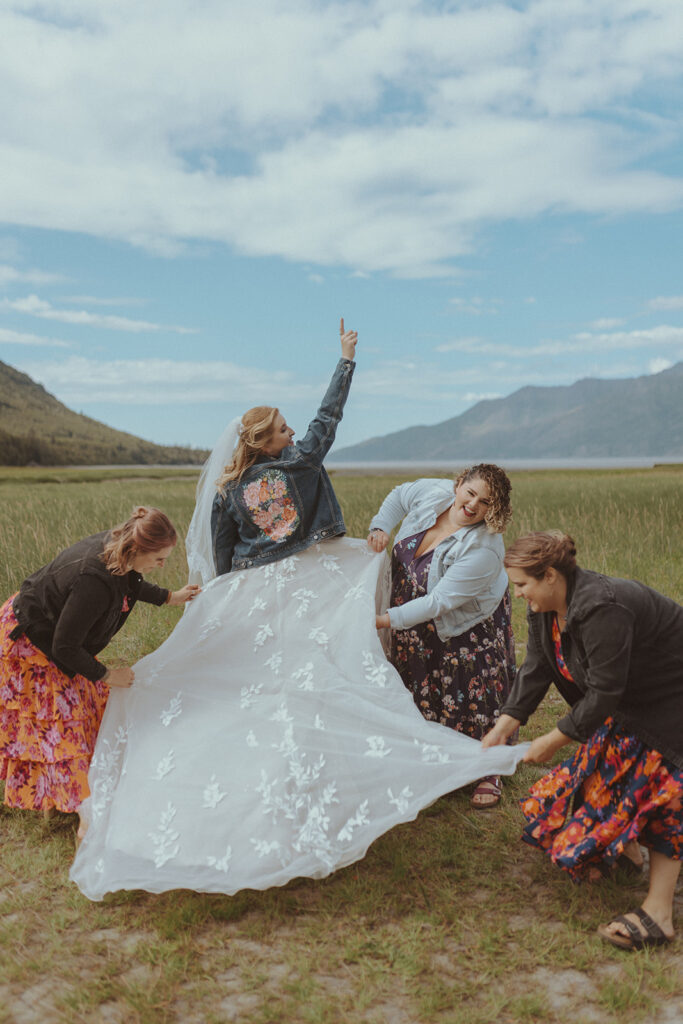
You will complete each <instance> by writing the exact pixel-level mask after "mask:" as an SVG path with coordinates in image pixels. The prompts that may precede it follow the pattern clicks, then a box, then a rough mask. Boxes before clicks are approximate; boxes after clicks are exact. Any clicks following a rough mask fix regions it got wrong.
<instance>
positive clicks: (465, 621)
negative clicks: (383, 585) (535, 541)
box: [370, 478, 508, 640]
mask: <svg viewBox="0 0 683 1024" xmlns="http://www.w3.org/2000/svg"><path fill="white" fill-rule="evenodd" d="M454 497H455V496H454V491H453V483H452V481H451V480H441V479H429V478H427V479H422V480H415V481H413V482H412V483H407V484H400V485H399V486H398V487H395V488H394V489H393V491H390V493H389V494H388V495H387V496H386V498H385V499H384V501H383V502H382V507H381V508H380V510H379V512H378V513H377V515H376V516H375V517H374V519H373V520H372V522H371V523H370V529H371V530H375V529H379V530H384V531H385V532H386V533H391V531H392V530H393V528H394V527H395V526H396V524H397V523H398V522H400V521H401V520H403V522H402V524H401V527H400V529H399V531H398V533H397V535H396V542H397V541H400V540H403V539H404V538H405V537H410V536H412V535H413V534H415V533H421V532H422V531H423V530H428V529H429V528H430V527H431V526H433V525H434V523H435V522H436V520H437V517H438V516H440V515H441V513H442V512H445V511H446V509H447V508H449V506H450V505H452V504H453V501H454ZM504 554H505V548H504V545H503V538H502V537H501V536H500V534H499V533H489V532H488V530H487V529H486V526H485V524H484V523H477V524H476V526H465V527H462V528H461V529H460V530H458V531H457V533H453V534H451V535H450V536H449V537H445V538H444V539H443V540H442V541H441V542H440V543H439V544H438V545H437V546H436V548H435V549H434V554H433V555H432V561H431V565H430V567H429V575H428V577H427V593H426V594H425V596H424V597H417V598H415V600H413V601H407V602H406V604H403V605H400V606H398V607H395V608H390V609H389V621H390V622H391V628H392V629H410V627H411V626H415V625H417V623H418V622H428V621H429V620H430V619H434V625H435V627H436V632H437V635H438V636H439V639H441V640H448V639H450V637H453V636H459V635H460V634H461V633H465V632H467V630H468V629H471V628H472V626H475V625H476V624H477V623H478V622H483V621H484V619H488V618H489V616H490V615H493V613H494V611H495V610H496V608H497V607H498V605H499V604H500V602H501V601H502V599H503V595H504V594H505V591H506V590H507V585H508V579H507V573H506V572H505V569H504V567H503V556H504Z"/></svg>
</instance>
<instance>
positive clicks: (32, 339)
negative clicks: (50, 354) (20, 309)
mask: <svg viewBox="0 0 683 1024" xmlns="http://www.w3.org/2000/svg"><path fill="white" fill-rule="evenodd" d="M0 343H3V344H5V345H43V346H45V347H47V348H70V347H71V345H70V343H69V342H68V341H59V340H58V339H57V338H46V337H45V336H44V335H40V334H25V333H24V332H22V331H12V330H10V329H9V328H7V327H0Z"/></svg>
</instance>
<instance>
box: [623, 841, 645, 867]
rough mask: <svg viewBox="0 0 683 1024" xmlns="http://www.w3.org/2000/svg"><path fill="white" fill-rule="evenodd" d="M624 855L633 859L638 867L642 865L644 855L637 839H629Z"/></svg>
mask: <svg viewBox="0 0 683 1024" xmlns="http://www.w3.org/2000/svg"><path fill="white" fill-rule="evenodd" d="M623 856H624V857H628V859H629V860H632V861H633V863H634V864H635V865H636V866H637V867H642V865H643V855H642V853H641V852H640V847H639V846H638V843H637V842H636V841H635V839H629V841H628V842H627V844H626V846H625V847H624V849H623Z"/></svg>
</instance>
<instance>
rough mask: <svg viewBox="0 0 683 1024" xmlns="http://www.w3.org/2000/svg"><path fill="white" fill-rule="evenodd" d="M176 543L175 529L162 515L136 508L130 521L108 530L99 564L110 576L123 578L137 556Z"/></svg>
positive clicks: (148, 509)
mask: <svg viewBox="0 0 683 1024" xmlns="http://www.w3.org/2000/svg"><path fill="white" fill-rule="evenodd" d="M177 539H178V535H177V533H176V530H175V526H174V525H173V523H172V522H171V520H170V519H169V518H168V516H167V515H166V514H165V513H164V512H161V511H160V510H159V509H158V508H145V506H144V505H138V507H137V508H135V509H133V514H132V516H131V517H130V519H127V520H126V521H125V523H119V525H118V526H115V527H114V528H113V529H112V530H110V532H109V537H108V538H107V540H106V542H105V545H104V550H103V552H102V561H103V562H104V564H105V565H106V567H107V569H108V570H109V572H110V573H112V575H113V576H125V575H126V573H127V572H128V570H129V569H130V565H131V562H132V561H133V559H134V558H135V556H136V555H137V554H138V553H139V552H141V551H143V552H148V551H149V552H151V551H161V550H162V549H163V548H167V547H169V546H170V545H172V544H175V542H176V540H177Z"/></svg>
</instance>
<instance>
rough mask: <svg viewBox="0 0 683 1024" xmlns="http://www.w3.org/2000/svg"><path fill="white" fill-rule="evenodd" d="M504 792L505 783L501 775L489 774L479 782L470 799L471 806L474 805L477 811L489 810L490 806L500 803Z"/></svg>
mask: <svg viewBox="0 0 683 1024" xmlns="http://www.w3.org/2000/svg"><path fill="white" fill-rule="evenodd" d="M502 794H503V785H502V783H501V781H500V775H487V776H486V777H485V778H483V779H480V780H479V782H478V783H477V788H476V789H475V791H474V793H473V794H472V799H471V800H470V807H473V808H474V809H475V811H488V809H489V807H495V806H496V804H498V803H500V798H501V796H502Z"/></svg>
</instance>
